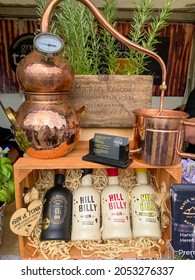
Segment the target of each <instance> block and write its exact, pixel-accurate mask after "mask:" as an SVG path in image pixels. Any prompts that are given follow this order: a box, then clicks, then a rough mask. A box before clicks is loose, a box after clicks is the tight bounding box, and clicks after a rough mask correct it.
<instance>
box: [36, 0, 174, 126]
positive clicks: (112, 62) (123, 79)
mask: <svg viewBox="0 0 195 280" xmlns="http://www.w3.org/2000/svg"><path fill="white" fill-rule="evenodd" d="M36 2H37V11H38V15H39V17H40V18H41V17H42V15H43V12H44V8H45V5H46V1H45V0H36ZM59 2H62V3H59V9H58V10H57V11H55V13H53V17H52V19H51V22H50V26H49V29H50V31H52V32H53V33H56V34H57V35H59V36H60V37H61V38H62V39H63V40H64V42H65V48H64V50H63V53H62V55H63V56H64V57H66V58H67V59H68V60H69V62H70V64H71V66H72V67H73V69H74V73H75V83H74V86H73V89H72V90H71V94H70V99H71V101H72V102H73V104H74V105H75V107H78V108H79V107H82V106H85V108H86V114H85V116H84V118H83V121H82V126H83V127H132V124H133V123H132V119H133V117H132V115H133V114H132V110H134V109H136V108H150V107H151V100H152V87H153V77H152V76H151V75H143V72H144V71H145V70H146V69H147V63H148V62H147V57H148V56H147V55H146V54H144V53H139V52H137V51H135V50H133V49H129V50H126V51H125V52H124V53H123V57H122V60H123V61H124V59H125V66H124V67H123V66H122V68H123V69H122V71H121V63H119V62H118V61H119V59H121V57H120V53H119V51H118V47H119V45H118V44H117V41H116V38H115V37H114V36H112V35H111V34H110V33H109V32H108V31H107V30H105V29H104V28H102V27H100V25H99V23H98V21H97V20H96V19H95V18H94V16H93V15H92V13H91V11H90V10H89V9H88V8H87V7H86V6H85V5H83V4H82V3H80V2H78V1H76V3H75V1H74V2H73V1H72V0H66V1H60V0H59ZM172 2H173V1H172V0H166V3H165V5H164V6H163V8H162V9H161V11H160V12H159V14H158V16H156V17H153V15H152V12H153V8H152V3H153V0H142V1H136V2H135V10H134V15H133V17H132V20H131V19H129V21H131V23H130V33H129V36H128V38H129V39H130V40H131V41H132V42H134V43H136V44H139V45H141V46H143V47H144V48H147V49H149V50H151V51H155V44H156V43H157V36H158V35H159V32H160V30H161V29H162V28H164V27H165V26H166V19H167V18H168V17H169V15H170V11H171V4H172ZM101 11H102V13H103V15H104V17H105V18H106V19H107V21H108V22H109V23H110V24H111V25H112V26H113V27H117V12H118V5H117V2H116V0H104V1H103V3H102V8H101ZM146 26H149V28H147V29H146ZM120 61H121V60H120ZM119 68H120V69H119ZM119 70H120V71H119ZM119 73H120V75H119Z"/></svg>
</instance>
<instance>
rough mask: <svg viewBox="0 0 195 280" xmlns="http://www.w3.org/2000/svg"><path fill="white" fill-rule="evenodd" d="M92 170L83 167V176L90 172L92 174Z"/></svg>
mask: <svg viewBox="0 0 195 280" xmlns="http://www.w3.org/2000/svg"><path fill="white" fill-rule="evenodd" d="M92 172H93V169H92V168H86V169H82V177H84V176H85V175H88V174H92Z"/></svg>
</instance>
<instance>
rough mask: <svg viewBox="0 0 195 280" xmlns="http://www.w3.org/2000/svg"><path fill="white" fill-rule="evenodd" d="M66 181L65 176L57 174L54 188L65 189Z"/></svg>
mask: <svg viewBox="0 0 195 280" xmlns="http://www.w3.org/2000/svg"><path fill="white" fill-rule="evenodd" d="M64 180H65V176H64V174H60V173H57V174H55V178H54V186H55V187H63V183H64Z"/></svg>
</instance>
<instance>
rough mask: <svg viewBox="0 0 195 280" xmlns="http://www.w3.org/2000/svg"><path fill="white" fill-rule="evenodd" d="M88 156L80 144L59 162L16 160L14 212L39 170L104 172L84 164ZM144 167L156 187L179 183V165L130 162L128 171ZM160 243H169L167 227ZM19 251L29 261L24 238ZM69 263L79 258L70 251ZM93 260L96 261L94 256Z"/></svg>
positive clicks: (29, 251) (29, 249)
mask: <svg viewBox="0 0 195 280" xmlns="http://www.w3.org/2000/svg"><path fill="white" fill-rule="evenodd" d="M87 153H88V141H80V142H79V144H78V145H77V146H76V148H75V149H74V150H73V151H72V152H71V153H70V154H68V155H67V156H66V157H63V158H58V159H49V160H45V159H44V160H42V159H35V158H31V157H28V156H26V157H23V158H20V159H18V161H17V162H16V163H15V164H14V178H15V190H16V209H19V208H21V207H23V191H24V188H25V187H28V188H32V186H33V184H34V182H35V181H36V180H37V178H38V177H37V176H38V170H40V169H42V170H43V169H44V170H45V169H47V170H51V169H71V168H73V169H79V168H93V169H95V168H106V166H105V165H101V164H97V163H93V162H87V161H83V160H82V156H83V155H86V154H87ZM140 167H145V168H148V169H149V171H150V173H151V174H152V175H154V176H155V177H156V179H157V182H158V184H160V185H161V184H162V182H164V183H165V184H166V187H167V188H168V190H169V187H170V185H171V184H172V183H180V182H181V175H182V168H181V165H180V164H178V165H175V166H164V167H163V166H162V167H158V168H157V167H156V166H151V165H146V164H143V163H140V162H138V161H133V162H132V164H131V165H130V166H129V167H128V168H140ZM163 239H164V240H165V241H168V240H169V239H170V226H169V227H168V228H167V229H166V231H165V232H164V233H163ZM19 248H20V255H21V258H22V259H29V258H32V255H33V252H34V251H35V249H33V248H32V247H31V246H29V243H28V241H27V238H26V237H23V236H19ZM71 258H72V259H80V258H81V254H80V251H78V250H77V249H75V250H74V249H73V250H72V251H71ZM93 258H96V256H95V255H93ZM123 258H128V259H129V258H133V259H135V258H136V254H127V255H124V256H123ZM144 258H150V259H151V258H154V259H156V258H158V256H157V255H156V252H152V251H151V252H150V254H149V255H148V253H146V254H145V255H144ZM33 259H44V256H42V255H37V254H35V256H34V257H33Z"/></svg>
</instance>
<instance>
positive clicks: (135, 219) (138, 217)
mask: <svg viewBox="0 0 195 280" xmlns="http://www.w3.org/2000/svg"><path fill="white" fill-rule="evenodd" d="M136 176H137V185H136V186H135V187H133V188H132V193H131V197H132V201H131V209H132V233H133V238H137V237H151V238H154V239H160V238H161V237H162V233H161V228H160V214H159V209H158V207H157V205H156V203H155V199H156V191H155V189H154V188H153V187H152V186H151V185H150V184H149V183H148V178H147V169H146V168H136Z"/></svg>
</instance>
